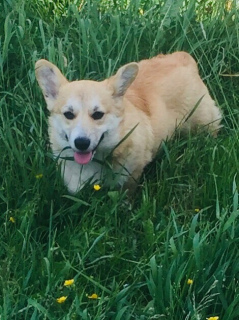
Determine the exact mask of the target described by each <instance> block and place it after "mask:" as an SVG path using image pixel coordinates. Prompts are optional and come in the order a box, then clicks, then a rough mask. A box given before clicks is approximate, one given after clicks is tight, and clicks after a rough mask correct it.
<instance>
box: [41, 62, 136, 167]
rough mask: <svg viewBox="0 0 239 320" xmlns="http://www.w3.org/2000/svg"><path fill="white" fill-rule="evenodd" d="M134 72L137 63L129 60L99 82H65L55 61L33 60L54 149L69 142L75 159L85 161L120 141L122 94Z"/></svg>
mask: <svg viewBox="0 0 239 320" xmlns="http://www.w3.org/2000/svg"><path fill="white" fill-rule="evenodd" d="M137 73H138V65H137V63H130V64H128V65H125V66H123V67H122V68H120V69H119V70H118V72H117V73H116V75H115V76H113V77H111V78H109V79H107V80H104V81H102V82H96V81H90V80H82V81H73V82H68V81H67V79H66V78H65V77H64V76H63V75H62V73H61V72H60V70H59V69H58V68H57V67H56V66H55V65H53V64H52V63H50V62H49V61H46V60H39V61H37V63H36V77H37V80H38V83H39V85H40V87H41V89H42V92H43V95H44V97H45V100H46V103H47V107H48V109H49V111H50V112H51V115H50V119H49V124H50V136H51V142H52V144H53V146H52V147H53V149H55V150H54V151H55V152H58V153H60V152H61V150H62V149H63V148H65V147H68V146H70V148H71V149H72V152H73V154H74V159H75V161H76V162H77V163H79V164H87V163H89V162H90V161H91V159H92V158H93V156H94V153H95V151H96V150H98V149H101V150H110V149H112V148H113V147H114V146H115V145H116V144H117V143H118V142H119V141H120V140H119V139H120V137H119V129H118V128H119V124H120V122H121V121H122V118H123V115H124V105H123V96H124V94H125V92H126V90H127V88H128V87H129V86H130V84H131V83H132V82H133V80H134V79H135V77H136V75H137Z"/></svg>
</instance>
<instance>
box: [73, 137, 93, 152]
mask: <svg viewBox="0 0 239 320" xmlns="http://www.w3.org/2000/svg"><path fill="white" fill-rule="evenodd" d="M74 142H75V146H76V148H77V149H78V150H80V151H85V150H86V149H87V148H88V147H89V145H90V139H88V138H80V137H79V138H76V139H75V141H74Z"/></svg>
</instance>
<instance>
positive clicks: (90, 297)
mask: <svg viewBox="0 0 239 320" xmlns="http://www.w3.org/2000/svg"><path fill="white" fill-rule="evenodd" d="M87 297H88V299H93V300H97V299H100V297H99V296H98V294H96V293H93V294H92V295H91V296H88V295H87Z"/></svg>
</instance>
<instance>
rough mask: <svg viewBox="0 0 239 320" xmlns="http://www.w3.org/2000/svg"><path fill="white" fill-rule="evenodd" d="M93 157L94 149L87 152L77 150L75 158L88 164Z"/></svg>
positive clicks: (80, 162)
mask: <svg viewBox="0 0 239 320" xmlns="http://www.w3.org/2000/svg"><path fill="white" fill-rule="evenodd" d="M91 158H92V151H91V152H87V153H81V152H75V153H74V159H75V161H76V162H77V163H79V164H87V163H89V162H90V160H91Z"/></svg>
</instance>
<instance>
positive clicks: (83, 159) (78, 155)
mask: <svg viewBox="0 0 239 320" xmlns="http://www.w3.org/2000/svg"><path fill="white" fill-rule="evenodd" d="M103 139H104V133H103V134H102V136H101V138H100V140H99V142H98V144H97V146H96V147H95V148H94V150H92V151H89V152H78V151H77V152H74V160H75V162H77V163H79V164H87V163H89V162H90V161H91V160H92V159H93V157H94V154H95V152H96V149H97V148H98V146H99V144H100V143H101V141H102V140H103Z"/></svg>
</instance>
